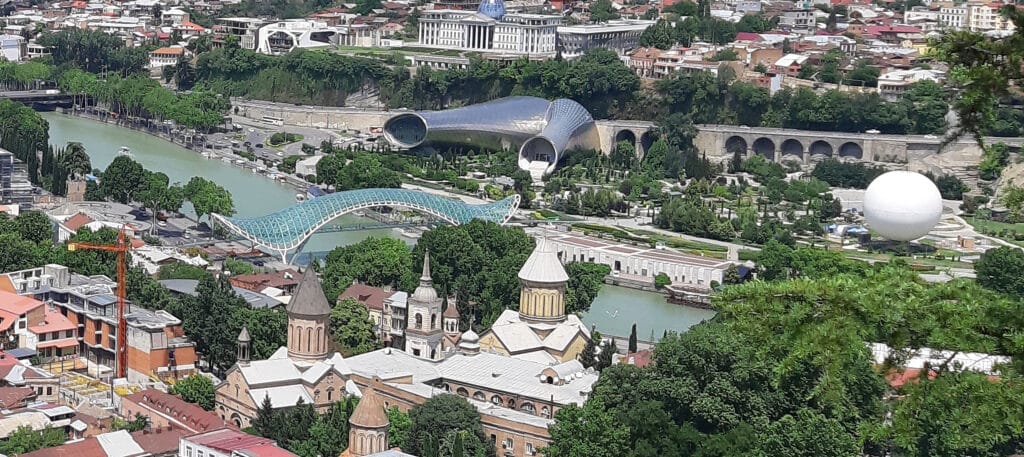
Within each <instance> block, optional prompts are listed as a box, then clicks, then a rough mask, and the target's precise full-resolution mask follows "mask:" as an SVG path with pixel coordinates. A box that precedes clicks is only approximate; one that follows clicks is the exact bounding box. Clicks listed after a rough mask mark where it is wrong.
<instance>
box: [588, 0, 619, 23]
mask: <svg viewBox="0 0 1024 457" xmlns="http://www.w3.org/2000/svg"><path fill="white" fill-rule="evenodd" d="M618 18H619V15H618V13H616V12H615V9H614V8H612V2H611V1H610V0H596V1H595V2H594V3H591V4H590V20H591V21H594V22H608V21H610V20H612V19H618Z"/></svg>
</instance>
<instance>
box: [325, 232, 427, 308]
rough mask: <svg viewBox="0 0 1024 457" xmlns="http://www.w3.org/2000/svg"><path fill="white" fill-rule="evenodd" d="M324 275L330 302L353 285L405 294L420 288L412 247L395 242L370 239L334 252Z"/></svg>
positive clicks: (326, 258) (329, 258)
mask: <svg viewBox="0 0 1024 457" xmlns="http://www.w3.org/2000/svg"><path fill="white" fill-rule="evenodd" d="M322 273H323V274H322V279H323V287H324V293H325V294H326V295H327V297H328V298H335V297H337V296H338V295H341V293H342V292H344V291H345V289H346V288H347V287H348V286H350V285H351V284H352V281H359V282H361V283H364V284H368V285H371V286H377V287H380V286H391V287H394V288H396V289H403V290H411V289H412V287H414V286H415V284H416V283H415V278H416V277H415V276H414V275H413V270H412V251H411V250H410V249H409V245H408V244H406V243H405V242H403V241H401V240H397V239H394V238H383V237H382V238H377V237H370V238H366V239H364V240H362V241H360V242H358V243H356V244H351V245H348V246H340V247H337V248H334V249H333V250H331V252H330V253H328V254H327V257H325V258H324V269H323V271H322Z"/></svg>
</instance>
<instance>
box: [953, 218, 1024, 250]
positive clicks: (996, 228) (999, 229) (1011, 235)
mask: <svg viewBox="0 0 1024 457" xmlns="http://www.w3.org/2000/svg"><path fill="white" fill-rule="evenodd" d="M964 220H966V221H967V223H968V224H971V226H972V227H974V229H975V230H977V231H978V232H979V233H981V234H982V235H987V236H994V237H996V238H999V239H1001V240H1005V241H1009V242H1011V243H1013V244H1016V245H1018V246H1024V223H1016V224H1012V223H1009V222H999V221H993V220H989V219H978V218H977V217H965V218H964ZM1018 238H1019V239H1018Z"/></svg>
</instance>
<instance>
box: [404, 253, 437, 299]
mask: <svg viewBox="0 0 1024 457" xmlns="http://www.w3.org/2000/svg"><path fill="white" fill-rule="evenodd" d="M409 300H410V301H415V302H419V303H433V302H434V301H436V300H437V290H436V289H434V281H433V280H432V279H431V278H430V251H427V252H425V253H424V254H423V273H422V274H421V275H420V285H418V286H416V290H414V291H413V292H412V296H410V297H409Z"/></svg>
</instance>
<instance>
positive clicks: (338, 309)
mask: <svg viewBox="0 0 1024 457" xmlns="http://www.w3.org/2000/svg"><path fill="white" fill-rule="evenodd" d="M373 326H374V323H373V321H372V320H370V314H369V312H368V311H367V309H366V305H364V304H362V303H359V302H358V301H356V300H355V299H354V298H351V297H349V298H345V299H343V300H340V301H338V303H337V304H336V305H334V308H333V309H332V310H331V334H332V335H331V337H332V338H333V339H334V343H335V346H336V347H337V349H338V351H339V352H341V354H342V355H343V356H345V357H351V356H354V355H359V354H362V353H365V352H370V351H372V350H374V349H377V338H376V336H375V335H374V333H373Z"/></svg>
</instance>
